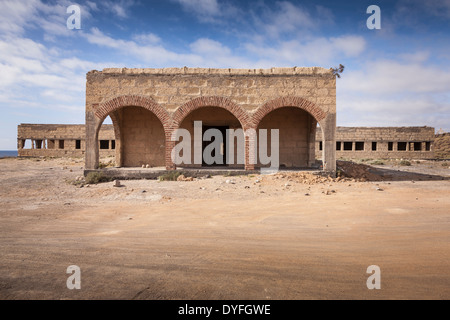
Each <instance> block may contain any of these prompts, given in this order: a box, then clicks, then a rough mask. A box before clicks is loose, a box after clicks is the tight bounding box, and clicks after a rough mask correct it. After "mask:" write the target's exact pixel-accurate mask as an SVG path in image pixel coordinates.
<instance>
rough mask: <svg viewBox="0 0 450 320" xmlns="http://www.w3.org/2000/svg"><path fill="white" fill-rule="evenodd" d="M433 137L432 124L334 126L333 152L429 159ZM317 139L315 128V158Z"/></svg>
mask: <svg viewBox="0 0 450 320" xmlns="http://www.w3.org/2000/svg"><path fill="white" fill-rule="evenodd" d="M434 139H435V134H434V128H432V127H337V128H336V156H337V158H341V159H401V158H403V159H432V158H434ZM321 141H322V137H321V130H320V128H318V130H317V133H316V158H317V159H320V158H321V151H320V144H321V143H320V142H321ZM344 149H348V150H344ZM401 149H404V150H401Z"/></svg>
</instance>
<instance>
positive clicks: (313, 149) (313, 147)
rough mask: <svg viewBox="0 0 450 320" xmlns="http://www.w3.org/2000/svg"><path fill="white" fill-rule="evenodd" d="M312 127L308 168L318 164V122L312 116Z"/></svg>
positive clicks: (309, 137)
mask: <svg viewBox="0 0 450 320" xmlns="http://www.w3.org/2000/svg"><path fill="white" fill-rule="evenodd" d="M310 118H311V119H310V127H309V136H308V167H312V166H313V165H314V163H315V162H316V129H317V121H316V119H314V117H312V116H310Z"/></svg>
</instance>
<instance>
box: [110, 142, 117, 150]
mask: <svg viewBox="0 0 450 320" xmlns="http://www.w3.org/2000/svg"><path fill="white" fill-rule="evenodd" d="M111 149H113V150H114V149H116V140H111Z"/></svg>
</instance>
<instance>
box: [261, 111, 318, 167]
mask: <svg viewBox="0 0 450 320" xmlns="http://www.w3.org/2000/svg"><path fill="white" fill-rule="evenodd" d="M310 121H311V119H310V115H309V114H308V113H307V112H305V111H303V110H301V109H298V108H290V107H289V108H282V109H279V110H275V111H272V112H271V113H269V114H268V115H267V116H266V117H264V119H263V120H261V122H260V124H259V127H258V129H267V130H268V132H269V131H270V129H278V130H279V141H280V150H279V155H280V167H297V168H298V167H308V166H309V162H308V161H309V135H308V134H309V131H310V130H311V128H310V127H309V122H310ZM270 148H271V140H270V138H269V139H268V150H269V152H268V153H269V154H270V150H271V149H270Z"/></svg>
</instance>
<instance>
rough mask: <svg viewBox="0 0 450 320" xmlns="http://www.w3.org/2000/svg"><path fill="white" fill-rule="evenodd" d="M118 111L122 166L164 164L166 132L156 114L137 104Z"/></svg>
mask: <svg viewBox="0 0 450 320" xmlns="http://www.w3.org/2000/svg"><path fill="white" fill-rule="evenodd" d="M116 112H117V116H118V118H119V126H120V135H121V166H123V167H141V166H143V165H144V166H147V165H148V166H150V167H162V166H164V165H165V133H164V127H163V125H162V123H161V121H160V120H159V119H158V118H157V117H156V115H155V114H154V113H153V112H151V111H149V110H147V109H145V108H142V107H136V106H128V107H123V108H121V109H119V110H117V111H116Z"/></svg>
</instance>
